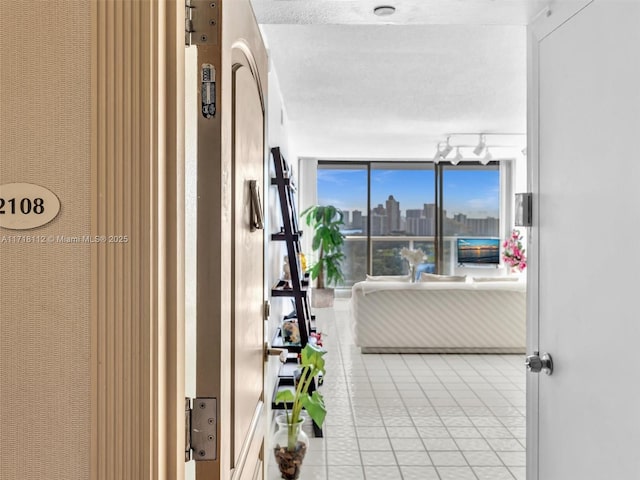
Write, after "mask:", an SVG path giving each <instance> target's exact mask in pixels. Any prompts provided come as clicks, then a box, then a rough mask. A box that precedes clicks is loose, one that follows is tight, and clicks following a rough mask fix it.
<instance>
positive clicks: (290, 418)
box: [275, 343, 327, 451]
mask: <svg viewBox="0 0 640 480" xmlns="http://www.w3.org/2000/svg"><path fill="white" fill-rule="evenodd" d="M325 353H326V352H325V351H324V350H322V349H321V348H319V347H314V346H313V345H311V344H309V343H308V344H307V345H306V346H305V347H304V348H303V349H302V351H301V352H300V377H299V378H298V381H297V384H296V388H295V393H294V392H292V391H291V390H281V391H279V392H278V394H277V395H276V398H275V402H276V404H280V403H284V405H285V415H286V417H287V448H288V450H289V451H293V450H295V446H296V425H297V424H298V423H299V422H300V421H302V418H301V417H300V413H301V412H302V409H303V408H304V409H305V410H306V412H307V413H308V414H309V416H310V417H311V419H312V420H313V421H314V422H315V423H316V425H318V426H319V427H321V426H322V424H323V423H324V417H325V416H326V414H327V410H326V409H325V406H324V399H323V398H322V395H321V394H320V392H318V390H314V391H313V392H312V393H309V388H310V387H311V384H312V382H313V379H314V378H315V377H316V376H317V375H318V374H320V373H322V374H323V375H324V373H325V369H324V358H322V357H323V356H324V354H325ZM287 404H291V411H289V410H287V409H286V405H287Z"/></svg>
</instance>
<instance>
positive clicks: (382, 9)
mask: <svg viewBox="0 0 640 480" xmlns="http://www.w3.org/2000/svg"><path fill="white" fill-rule="evenodd" d="M395 11H396V7H392V6H391V5H380V6H379V7H376V8H374V9H373V13H374V14H376V15H378V16H379V17H388V16H389V15H393V14H394V13H395Z"/></svg>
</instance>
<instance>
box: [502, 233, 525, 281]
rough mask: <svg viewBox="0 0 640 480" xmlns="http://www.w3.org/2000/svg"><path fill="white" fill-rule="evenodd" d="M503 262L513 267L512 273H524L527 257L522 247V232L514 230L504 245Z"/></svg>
mask: <svg viewBox="0 0 640 480" xmlns="http://www.w3.org/2000/svg"><path fill="white" fill-rule="evenodd" d="M502 248H503V250H502V260H503V261H504V263H506V264H507V265H509V266H510V267H511V271H515V270H518V271H519V272H521V271H523V270H524V269H525V268H526V267H527V257H526V255H525V254H524V248H523V247H522V235H520V230H516V229H514V230H513V231H512V232H511V236H510V237H509V238H508V239H507V240H505V241H504V243H503V244H502Z"/></svg>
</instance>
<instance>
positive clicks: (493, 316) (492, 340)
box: [351, 279, 526, 353]
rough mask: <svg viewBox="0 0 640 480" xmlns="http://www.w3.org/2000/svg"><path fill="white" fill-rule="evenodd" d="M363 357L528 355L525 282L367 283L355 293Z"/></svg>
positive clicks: (354, 313)
mask: <svg viewBox="0 0 640 480" xmlns="http://www.w3.org/2000/svg"><path fill="white" fill-rule="evenodd" d="M351 313H352V321H353V332H354V335H355V341H356V345H358V346H359V347H360V348H361V351H362V352H363V353H524V352H525V330H526V285H525V283H524V282H522V281H491V280H489V279H484V281H481V282H480V281H478V282H473V281H471V280H470V279H467V280H466V281H464V282H448V281H446V282H440V281H438V282H419V283H408V282H387V281H364V282H359V283H356V284H355V285H354V286H353V288H352V297H351Z"/></svg>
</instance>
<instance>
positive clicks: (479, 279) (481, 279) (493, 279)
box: [471, 277, 518, 283]
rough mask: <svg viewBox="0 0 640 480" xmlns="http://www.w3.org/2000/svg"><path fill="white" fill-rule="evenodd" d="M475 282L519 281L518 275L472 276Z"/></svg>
mask: <svg viewBox="0 0 640 480" xmlns="http://www.w3.org/2000/svg"><path fill="white" fill-rule="evenodd" d="M471 280H472V281H473V282H478V283H482V282H517V281H518V277H471Z"/></svg>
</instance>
